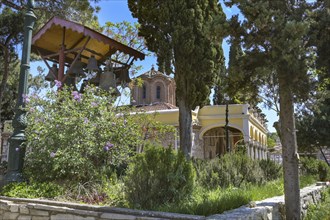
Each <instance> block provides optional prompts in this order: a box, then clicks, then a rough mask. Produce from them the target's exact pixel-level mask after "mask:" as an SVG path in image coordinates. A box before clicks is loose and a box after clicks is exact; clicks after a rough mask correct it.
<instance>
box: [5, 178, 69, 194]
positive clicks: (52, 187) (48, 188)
mask: <svg viewBox="0 0 330 220" xmlns="http://www.w3.org/2000/svg"><path fill="white" fill-rule="evenodd" d="M63 193H64V188H63V187H61V186H59V185H58V184H55V183H51V182H44V183H39V182H29V183H27V182H21V183H10V184H8V185H6V186H4V187H3V188H2V190H1V195H3V196H9V197H18V198H55V197H58V196H60V195H62V194H63Z"/></svg>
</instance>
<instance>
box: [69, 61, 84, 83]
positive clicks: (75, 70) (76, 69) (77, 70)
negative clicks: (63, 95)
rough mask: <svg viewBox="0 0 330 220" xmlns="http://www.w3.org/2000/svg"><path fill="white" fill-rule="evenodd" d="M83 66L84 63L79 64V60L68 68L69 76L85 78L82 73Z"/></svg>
mask: <svg viewBox="0 0 330 220" xmlns="http://www.w3.org/2000/svg"><path fill="white" fill-rule="evenodd" d="M83 65H84V63H83V62H81V59H80V58H79V59H78V60H77V61H76V62H75V63H74V64H73V66H72V67H71V68H70V73H69V74H73V75H74V76H75V77H80V78H85V77H86V74H85V72H84V69H83Z"/></svg>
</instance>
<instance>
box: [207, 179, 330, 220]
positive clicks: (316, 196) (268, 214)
mask: <svg viewBox="0 0 330 220" xmlns="http://www.w3.org/2000/svg"><path fill="white" fill-rule="evenodd" d="M327 186H328V185H325V184H324V185H323V184H322V185H320V186H317V185H312V186H309V187H305V188H303V189H301V190H300V200H301V215H302V217H305V216H306V213H307V208H308V206H309V205H311V204H317V203H318V202H319V201H320V200H321V193H322V191H323V190H324V189H325V188H326V187H327ZM284 213H285V207H284V196H276V197H272V198H268V199H265V200H262V201H258V202H255V203H254V202H252V203H251V204H249V205H246V206H242V207H240V208H237V209H233V210H230V211H226V212H224V213H223V214H219V215H212V216H209V217H207V218H206V219H207V220H227V219H231V220H241V219H253V220H282V219H283V217H282V216H283V215H284Z"/></svg>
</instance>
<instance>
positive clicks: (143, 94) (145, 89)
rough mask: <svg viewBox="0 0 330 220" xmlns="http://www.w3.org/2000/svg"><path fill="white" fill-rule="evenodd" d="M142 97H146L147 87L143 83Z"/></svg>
mask: <svg viewBox="0 0 330 220" xmlns="http://www.w3.org/2000/svg"><path fill="white" fill-rule="evenodd" d="M142 98H143V99H145V98H147V88H146V86H145V85H143V86H142Z"/></svg>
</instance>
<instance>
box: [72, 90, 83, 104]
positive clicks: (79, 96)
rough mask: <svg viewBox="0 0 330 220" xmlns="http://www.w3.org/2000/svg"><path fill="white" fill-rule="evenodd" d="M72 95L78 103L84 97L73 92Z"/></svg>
mask: <svg viewBox="0 0 330 220" xmlns="http://www.w3.org/2000/svg"><path fill="white" fill-rule="evenodd" d="M71 94H72V96H73V99H74V100H76V101H77V102H80V101H81V96H82V95H81V94H80V93H79V92H77V91H73V92H72V93H71Z"/></svg>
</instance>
